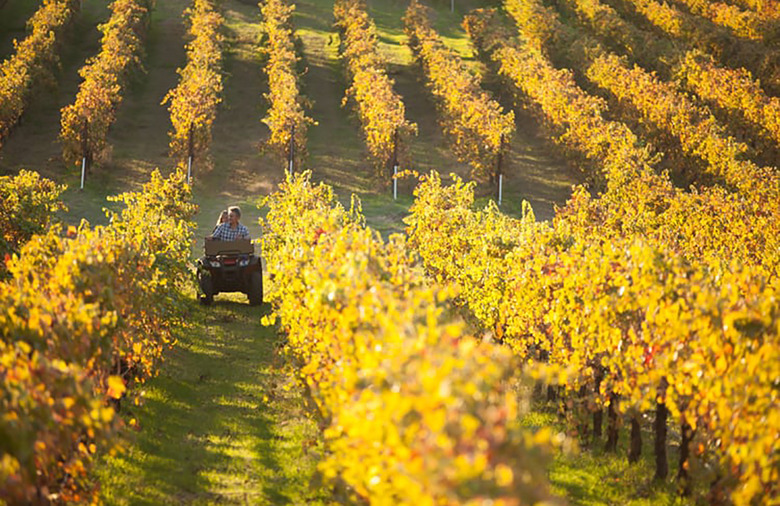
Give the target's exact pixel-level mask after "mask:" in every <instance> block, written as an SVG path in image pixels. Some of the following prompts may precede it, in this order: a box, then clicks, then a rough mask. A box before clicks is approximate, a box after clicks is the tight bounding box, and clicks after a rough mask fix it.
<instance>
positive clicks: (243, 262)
mask: <svg viewBox="0 0 780 506" xmlns="http://www.w3.org/2000/svg"><path fill="white" fill-rule="evenodd" d="M247 265H249V259H248V258H242V259H241V260H239V261H238V266H239V267H246V266H247Z"/></svg>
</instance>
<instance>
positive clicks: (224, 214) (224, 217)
mask: <svg viewBox="0 0 780 506" xmlns="http://www.w3.org/2000/svg"><path fill="white" fill-rule="evenodd" d="M227 221H228V211H227V209H223V210H222V212H221V213H219V219H217V225H221V224H222V223H226V222H227Z"/></svg>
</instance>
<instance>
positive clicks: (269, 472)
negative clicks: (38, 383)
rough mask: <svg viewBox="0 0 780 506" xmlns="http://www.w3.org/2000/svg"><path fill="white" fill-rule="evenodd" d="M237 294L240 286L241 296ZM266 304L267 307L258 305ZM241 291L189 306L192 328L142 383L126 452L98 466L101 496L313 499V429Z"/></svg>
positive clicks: (271, 340)
mask: <svg viewBox="0 0 780 506" xmlns="http://www.w3.org/2000/svg"><path fill="white" fill-rule="evenodd" d="M239 295H240V294H239ZM262 308H263V310H267V306H263V307H262ZM261 312H262V310H261V309H258V308H257V307H250V306H248V305H247V303H246V300H245V297H243V296H236V297H230V298H228V297H226V296H224V295H220V296H218V298H217V300H216V302H215V304H214V306H212V307H210V308H202V307H200V306H198V305H196V304H195V303H193V306H192V307H191V308H190V316H189V321H190V323H191V327H190V328H189V329H187V330H185V331H183V332H181V336H180V338H179V342H178V344H177V345H176V346H175V347H174V349H173V350H172V351H171V352H170V353H169V354H168V357H167V359H166V361H165V363H164V364H163V367H162V369H161V373H160V375H159V376H158V377H157V378H155V379H153V380H151V381H150V382H149V383H148V384H147V385H146V387H145V396H144V398H145V402H144V403H143V404H142V405H141V406H140V407H130V408H124V409H123V413H122V415H123V418H125V419H126V420H130V419H132V418H135V419H136V420H138V422H139V424H140V428H139V430H138V431H137V432H128V434H127V436H126V441H125V443H124V444H125V446H126V449H125V451H123V452H121V453H119V454H118V455H116V456H114V457H106V458H105V459H104V460H105V461H104V462H103V463H102V465H99V466H98V469H99V479H100V481H101V490H102V496H103V500H104V501H105V503H106V504H116V505H130V504H133V505H135V504H149V505H159V504H193V505H207V504H271V505H284V504H319V503H321V502H322V501H323V492H322V491H318V489H317V487H316V486H314V487H313V486H310V481H311V480H312V476H313V475H314V469H315V466H316V462H317V460H318V457H317V451H316V450H313V449H312V448H316V446H317V432H318V431H317V427H316V424H315V423H314V422H312V421H311V420H309V419H308V418H307V417H306V416H304V412H303V407H302V403H301V398H300V395H299V394H298V392H297V390H296V389H291V390H289V391H288V390H287V389H286V386H287V385H286V383H287V381H288V379H287V378H288V377H289V376H288V375H287V373H286V371H284V370H282V364H283V360H282V359H280V358H278V357H277V355H276V348H277V344H278V343H277V341H278V338H277V336H276V335H275V333H274V331H273V329H271V328H264V327H261V326H260V325H259V318H260V315H261Z"/></svg>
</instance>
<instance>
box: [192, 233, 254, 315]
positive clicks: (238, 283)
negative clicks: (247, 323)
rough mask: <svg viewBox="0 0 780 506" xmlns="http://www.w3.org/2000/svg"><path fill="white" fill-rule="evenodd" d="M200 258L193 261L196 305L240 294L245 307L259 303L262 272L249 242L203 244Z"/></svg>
mask: <svg viewBox="0 0 780 506" xmlns="http://www.w3.org/2000/svg"><path fill="white" fill-rule="evenodd" d="M203 249H204V253H205V254H204V255H203V257H202V258H199V259H198V261H197V268H198V286H199V287H200V302H201V304H204V305H206V306H208V305H210V304H211V303H212V302H214V296H215V295H216V294H218V293H223V292H243V293H245V294H247V296H249V304H250V305H252V306H257V305H260V304H262V302H263V269H262V265H261V263H260V257H258V256H255V246H254V244H252V242H251V241H250V240H249V239H236V240H235V241H206V243H205V246H204V248H203Z"/></svg>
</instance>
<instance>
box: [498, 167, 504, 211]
mask: <svg viewBox="0 0 780 506" xmlns="http://www.w3.org/2000/svg"><path fill="white" fill-rule="evenodd" d="M503 190H504V175H503V174H499V175H498V205H501V193H502V192H503Z"/></svg>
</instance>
